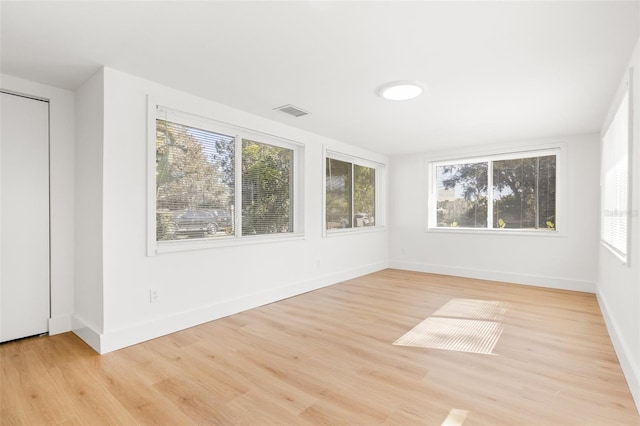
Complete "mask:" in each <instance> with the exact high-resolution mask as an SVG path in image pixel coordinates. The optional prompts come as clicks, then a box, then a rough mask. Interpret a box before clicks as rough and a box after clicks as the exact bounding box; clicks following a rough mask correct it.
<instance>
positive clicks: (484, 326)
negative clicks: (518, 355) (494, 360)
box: [393, 299, 510, 355]
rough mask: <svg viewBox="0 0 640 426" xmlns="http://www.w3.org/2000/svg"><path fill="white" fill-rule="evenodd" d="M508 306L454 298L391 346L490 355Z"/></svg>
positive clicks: (487, 301)
mask: <svg viewBox="0 0 640 426" xmlns="http://www.w3.org/2000/svg"><path fill="white" fill-rule="evenodd" d="M509 307H510V305H509V304H508V303H504V302H498V301H493V300H475V299H453V300H450V301H449V302H447V303H446V304H445V305H444V306H442V307H441V308H440V309H438V310H437V311H436V312H434V314H433V315H432V316H430V317H428V318H427V319H425V320H424V321H422V322H421V323H420V324H418V325H416V326H415V327H414V328H413V329H411V330H410V331H409V332H408V333H406V334H405V335H403V336H402V337H400V338H399V339H398V340H396V341H395V342H394V343H393V344H394V345H396V346H415V347H421V348H430V349H442V350H449V351H459V352H470V353H477V354H487V355H490V354H493V349H494V348H495V346H496V343H498V339H499V338H500V335H501V334H502V331H503V329H504V326H503V325H502V319H503V318H504V315H505V314H506V313H507V311H508V310H509Z"/></svg>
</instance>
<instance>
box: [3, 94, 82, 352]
mask: <svg viewBox="0 0 640 426" xmlns="http://www.w3.org/2000/svg"><path fill="white" fill-rule="evenodd" d="M0 95H1V96H2V98H1V100H0V189H1V192H0V239H1V240H2V242H1V244H0V342H5V341H7V340H13V339H18V338H21V337H26V336H33V335H36V334H41V333H46V332H47V331H48V330H49V321H48V320H49V311H50V309H49V306H50V304H49V103H48V102H44V101H40V100H35V99H30V98H26V97H22V96H17V95H13V94H7V93H0ZM69 208H72V206H69Z"/></svg>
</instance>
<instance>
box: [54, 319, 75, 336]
mask: <svg viewBox="0 0 640 426" xmlns="http://www.w3.org/2000/svg"><path fill="white" fill-rule="evenodd" d="M67 331H71V314H69V315H61V316H56V317H52V318H49V336H53V335H55V334H60V333H66V332H67Z"/></svg>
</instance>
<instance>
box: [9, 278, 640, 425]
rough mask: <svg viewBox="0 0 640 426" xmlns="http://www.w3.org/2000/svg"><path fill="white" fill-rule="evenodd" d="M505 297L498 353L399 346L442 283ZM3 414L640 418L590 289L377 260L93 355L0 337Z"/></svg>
mask: <svg viewBox="0 0 640 426" xmlns="http://www.w3.org/2000/svg"><path fill="white" fill-rule="evenodd" d="M460 298H461V299H477V300H489V301H498V302H504V303H508V304H509V305H510V309H509V311H508V312H507V313H506V314H505V315H504V318H503V320H502V322H503V326H504V330H503V332H502V335H501V336H500V339H499V340H498V342H497V344H496V345H495V348H494V350H493V354H490V355H486V354H475V353H467V352H456V351H449V350H437V349H427V348H419V347H409V346H394V345H392V343H393V342H394V341H396V339H398V338H399V337H400V336H402V335H403V334H405V333H406V332H407V331H409V330H411V329H412V328H413V327H414V326H416V325H417V324H419V323H420V322H421V321H423V320H424V319H425V318H427V317H428V316H430V315H432V314H434V312H436V311H437V310H438V309H439V308H441V307H442V306H443V305H445V304H446V303H447V302H449V301H451V300H452V299H460ZM0 363H1V366H0V367H1V371H0V380H1V382H0V386H1V388H0V390H1V395H0V404H1V405H0V423H1V424H2V425H3V426H8V425H37V424H68V425H72V424H79V425H89V424H90V425H102V424H105V425H106V424H109V425H112V424H113V425H115V424H123V425H134V424H165V425H190V424H232V425H270V424H274V425H275V424H278V425H313V424H331V425H343V424H344V425H443V424H446V425H449V426H450V425H458V426H459V425H464V426H472V425H554V426H557V425H607V426H608V425H640V416H639V415H638V412H637V410H636V408H635V406H634V404H633V401H632V398H631V395H630V392H629V389H628V387H627V384H626V382H625V380H624V377H623V375H622V372H621V369H620V366H619V364H618V362H617V359H616V355H615V353H614V350H613V348H612V345H611V342H610V339H609V336H608V334H607V331H606V328H605V325H604V323H603V319H602V316H601V313H600V310H599V308H598V305H597V302H596V299H595V296H594V295H592V294H587V293H576V292H568V291H558V290H549V289H542V288H535V287H527V286H519V285H508V284H503V283H496V282H488V281H480V280H472V279H463V278H456V277H448V276H441V275H431V274H422V273H413V272H406V271H398V270H391V269H389V270H385V271H381V272H378V273H375V274H371V275H367V276H364V277H360V278H357V279H354V280H350V281H346V282H344V283H340V284H337V285H334V286H331V287H327V288H324V289H321V290H317V291H314V292H310V293H307V294H304V295H301V296H297V297H293V298H290V299H287V300H284V301H281V302H277V303H273V304H271V305H267V306H263V307H260V308H257V309H253V310H251V311H247V312H243V313H240V314H236V315H233V316H230V317H227V318H223V319H220V320H217V321H213V322H210V323H207V324H203V325H200V326H198V327H193V328H191V329H188V330H184V331H181V332H178V333H175V334H172V335H169V336H165V337H162V338H158V339H155V340H152V341H148V342H145V343H142V344H139V345H135V346H132V347H129V348H125V349H122V350H119V351H116V352H113V353H109V354H106V355H103V356H100V355H98V354H96V353H95V352H93V350H92V349H90V348H89V347H88V346H87V345H85V344H84V343H83V342H82V341H81V340H80V339H79V338H78V337H76V336H75V335H73V334H71V333H66V334H62V335H57V336H51V337H39V338H32V339H26V340H22V341H17V342H11V343H7V344H4V345H0Z"/></svg>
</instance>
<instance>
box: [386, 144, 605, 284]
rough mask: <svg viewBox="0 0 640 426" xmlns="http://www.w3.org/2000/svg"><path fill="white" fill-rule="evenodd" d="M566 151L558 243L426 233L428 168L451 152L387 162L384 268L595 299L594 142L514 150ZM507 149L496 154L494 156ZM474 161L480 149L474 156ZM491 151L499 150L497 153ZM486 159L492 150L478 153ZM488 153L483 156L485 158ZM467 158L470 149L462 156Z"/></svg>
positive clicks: (596, 180) (596, 155) (548, 239)
mask: <svg viewBox="0 0 640 426" xmlns="http://www.w3.org/2000/svg"><path fill="white" fill-rule="evenodd" d="M557 142H563V143H565V147H566V150H565V151H566V152H565V159H566V163H565V165H566V167H565V170H564V172H563V170H562V169H561V168H560V164H561V163H559V168H558V174H559V179H561V178H563V179H564V182H565V184H564V185H565V188H566V191H565V194H564V195H565V198H564V200H565V202H564V205H563V206H562V207H561V208H562V210H560V211H559V212H564V214H565V215H566V220H565V221H564V225H562V224H563V221H562V220H561V218H558V221H557V222H558V229H559V230H560V231H562V229H561V227H562V226H564V227H565V228H566V229H564V232H562V236H557V237H555V236H554V237H551V236H533V235H504V234H500V235H497V233H485V234H479V233H472V232H468V233H457V232H456V233H445V232H442V231H440V232H437V231H436V232H434V231H431V232H425V223H426V199H427V177H426V173H427V172H426V163H427V162H428V161H431V160H432V159H434V158H438V159H442V158H446V157H447V156H455V157H454V158H460V155H464V154H465V150H456V151H455V152H453V151H451V152H438V153H427V154H425V155H411V156H399V157H393V158H392V159H391V174H390V182H391V189H390V194H391V196H390V200H389V202H390V205H391V206H392V208H391V217H390V219H391V223H390V227H389V232H390V259H391V260H390V265H391V266H392V267H394V268H400V269H407V270H413V271H423V272H432V273H439V274H448V275H455V276H464V277H473V278H480V279H489V280H496V281H507V282H512V283H519V284H529V285H536V286H545V287H552V288H564V289H571V290H579V291H590V292H594V291H595V281H596V278H597V256H598V249H597V236H598V235H597V231H596V230H597V228H598V210H597V207H598V202H599V201H598V200H599V190H598V187H599V177H598V170H599V168H598V167H599V145H598V144H599V139H598V135H584V136H574V137H567V138H560V139H552V140H542V141H533V142H532V141H527V142H523V143H514V144H512V145H511V146H509V148H513V149H518V148H519V147H528V148H532V147H535V146H547V145H549V144H553V143H557ZM503 148H507V147H505V146H501V147H500V149H503ZM473 149H475V151H476V154H477V153H478V152H477V150H478V148H473ZM496 149H497V147H496ZM482 150H483V151H482V152H484V153H485V154H490V153H491V148H490V147H489V148H482ZM485 150H486V151H485ZM470 152H471V149H470V150H469V152H467V154H468V153H470Z"/></svg>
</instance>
